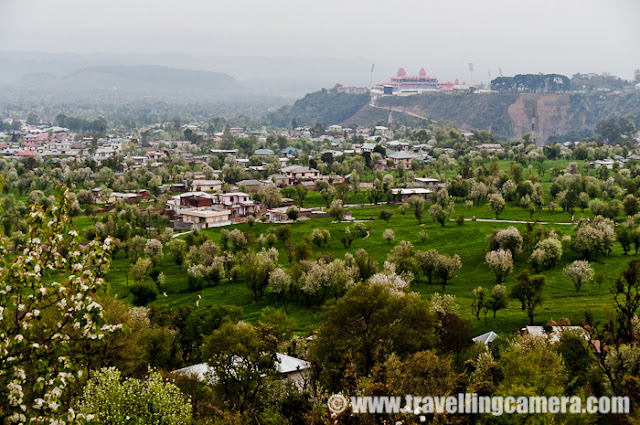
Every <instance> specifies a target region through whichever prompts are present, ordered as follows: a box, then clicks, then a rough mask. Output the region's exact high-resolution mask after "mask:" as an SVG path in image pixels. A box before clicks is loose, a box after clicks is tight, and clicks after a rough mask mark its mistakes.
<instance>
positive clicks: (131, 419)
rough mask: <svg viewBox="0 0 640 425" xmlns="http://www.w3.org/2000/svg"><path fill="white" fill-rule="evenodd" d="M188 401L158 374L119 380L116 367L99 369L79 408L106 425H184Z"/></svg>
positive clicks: (118, 372) (189, 408) (90, 381)
mask: <svg viewBox="0 0 640 425" xmlns="http://www.w3.org/2000/svg"><path fill="white" fill-rule="evenodd" d="M191 410H192V408H191V403H190V402H189V399H186V398H185V397H184V396H183V395H182V393H181V392H180V389H179V388H178V387H177V386H176V385H175V384H173V383H171V382H167V381H165V380H164V379H163V378H162V376H161V375H160V373H158V372H154V371H149V376H148V377H147V379H145V380H138V379H136V378H128V379H126V380H124V381H122V377H121V374H120V371H119V370H117V369H116V368H113V367H112V368H104V369H101V370H99V371H98V372H97V373H96V374H95V375H94V376H92V377H91V379H90V380H89V381H88V382H87V384H86V385H85V387H84V391H83V394H82V398H81V399H80V403H79V404H78V411H79V412H82V413H84V414H85V415H86V416H88V417H90V416H93V417H95V419H97V420H98V422H99V423H105V424H132V423H135V424H153V425H187V424H190V423H191Z"/></svg>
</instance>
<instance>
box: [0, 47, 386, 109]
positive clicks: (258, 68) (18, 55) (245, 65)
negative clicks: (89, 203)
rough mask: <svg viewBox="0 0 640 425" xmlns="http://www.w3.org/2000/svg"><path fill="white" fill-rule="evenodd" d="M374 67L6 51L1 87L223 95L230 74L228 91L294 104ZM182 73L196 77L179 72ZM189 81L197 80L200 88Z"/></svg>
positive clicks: (322, 60) (309, 60) (332, 61)
mask: <svg viewBox="0 0 640 425" xmlns="http://www.w3.org/2000/svg"><path fill="white" fill-rule="evenodd" d="M154 67H158V68H159V69H154ZM370 67H371V61H370V60H367V59H363V58H352V59H341V58H330V57H269V56H264V57H258V56H252V57H247V56H202V57H194V56H190V55H185V54H181V53H166V54H136V55H134V54H111V53H108V54H105V53H100V54H98V53H96V54H75V53H47V52H6V51H5V52H2V51H0V70H1V71H0V95H2V93H1V91H2V90H1V89H5V90H6V89H10V90H12V89H13V94H16V93H18V94H20V91H21V90H24V89H31V88H33V89H34V90H35V89H43V90H45V89H46V90H50V89H53V88H57V87H69V88H74V87H73V83H75V82H77V83H79V84H81V85H86V86H87V87H88V88H90V89H93V88H96V89H99V91H100V92H101V93H102V92H104V90H109V89H113V86H114V85H115V86H116V87H117V88H118V90H119V91H120V93H123V91H126V90H127V89H128V88H132V89H134V90H137V85H138V84H143V85H144V86H145V90H146V91H147V94H148V95H150V96H154V95H155V94H156V91H159V93H158V94H159V95H161V96H165V95H167V94H171V93H172V92H173V91H174V90H173V89H178V91H180V90H185V89H186V90H188V89H189V87H191V86H193V85H195V84H197V83H206V84H209V83H210V84H212V85H211V87H214V88H215V89H214V92H216V94H219V93H217V91H218V90H219V89H222V88H224V87H221V86H220V85H219V84H218V83H219V82H223V81H224V78H223V77H222V75H223V74H226V76H227V77H231V78H233V79H234V80H235V84H233V85H232V87H226V89H227V91H229V92H233V93H234V94H238V95H240V96H260V97H273V98H275V99H280V100H279V101H277V102H276V104H282V99H290V101H291V102H293V101H294V100H295V99H298V98H300V97H303V96H304V95H305V94H306V93H309V92H313V91H316V90H319V89H320V88H322V87H332V86H333V85H335V84H336V83H338V82H340V83H343V84H356V85H357V84H359V83H360V84H363V83H362V82H363V81H368V79H369V77H370V72H369V71H370ZM118 68H123V69H118ZM161 68H165V69H164V70H163V69H161ZM182 70H184V71H191V72H193V73H190V72H186V73H184V74H182V75H180V74H178V71H182ZM194 70H197V71H194ZM147 71H148V72H151V73H152V75H150V78H149V79H146V78H144V77H145V75H144V72H147ZM199 71H202V72H211V73H213V74H216V76H213V75H211V76H210V79H209V77H205V74H196V73H197V72H199ZM384 72H386V71H384ZM99 74H101V75H99ZM141 77H142V78H141ZM182 77H183V78H182ZM218 77H219V78H218ZM189 79H193V81H194V84H191V83H190V82H189V81H188V80H189ZM63 80H67V81H63ZM181 80H182V81H181ZM185 80H186V81H185ZM214 80H216V81H214ZM155 81H158V82H162V83H164V82H168V83H169V85H168V86H167V87H164V88H163V87H155V86H153V84H152V83H153V82H155ZM147 83H149V84H147ZM227 83H228V84H231V81H228V80H227ZM94 86H95V87H94ZM148 89H151V91H149V90H148ZM204 90H205V93H196V95H200V97H207V96H208V95H209V94H210V91H209V86H208V85H206V86H204ZM36 94H43V93H42V92H41V93H36ZM44 94H45V95H46V94H47V93H44ZM204 95H206V96H204ZM172 100H173V99H172Z"/></svg>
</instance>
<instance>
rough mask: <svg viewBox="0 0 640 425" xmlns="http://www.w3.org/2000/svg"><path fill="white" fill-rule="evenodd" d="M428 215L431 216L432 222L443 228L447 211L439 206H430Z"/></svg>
mask: <svg viewBox="0 0 640 425" xmlns="http://www.w3.org/2000/svg"><path fill="white" fill-rule="evenodd" d="M429 215H430V216H431V218H432V219H433V221H435V222H437V223H440V225H441V226H442V227H444V225H445V223H446V222H447V218H448V217H449V215H448V214H447V211H446V210H445V209H444V208H442V207H441V206H440V204H433V205H431V207H430V208H429Z"/></svg>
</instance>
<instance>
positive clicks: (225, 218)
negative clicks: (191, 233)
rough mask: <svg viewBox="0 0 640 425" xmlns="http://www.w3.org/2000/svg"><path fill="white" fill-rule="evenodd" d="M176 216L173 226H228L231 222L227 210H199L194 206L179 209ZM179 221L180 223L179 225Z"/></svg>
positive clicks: (203, 227) (229, 212) (202, 227)
mask: <svg viewBox="0 0 640 425" xmlns="http://www.w3.org/2000/svg"><path fill="white" fill-rule="evenodd" d="M179 214H180V215H179V216H176V221H175V223H174V224H175V226H174V227H175V228H192V229H193V228H198V229H207V228H209V227H220V226H228V225H230V224H231V218H230V217H231V211H229V210H201V209H196V208H193V209H191V208H189V209H181V210H179ZM179 223H182V225H180V224H179Z"/></svg>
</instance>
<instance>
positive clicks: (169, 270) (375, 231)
mask: <svg viewBox="0 0 640 425" xmlns="http://www.w3.org/2000/svg"><path fill="white" fill-rule="evenodd" d="M380 209H381V207H369V208H362V209H358V210H356V211H354V215H355V216H356V218H363V219H366V218H368V217H369V215H373V216H374V217H375V216H377V212H378V211H379V210H380ZM508 225H509V224H507V223H499V222H497V223H495V224H494V223H481V222H466V223H465V224H464V225H463V226H457V225H456V224H454V223H449V224H447V226H446V227H445V228H441V227H440V226H439V225H438V224H434V223H427V224H423V225H422V226H419V225H418V223H417V220H416V219H415V218H414V217H409V216H407V218H403V217H402V216H401V215H399V214H396V215H395V216H394V217H393V218H392V219H391V221H390V223H389V224H387V223H386V222H383V221H380V220H375V221H374V222H371V223H369V228H370V236H369V237H368V238H366V239H358V240H356V241H354V243H353V245H352V246H351V248H350V249H349V252H352V253H353V252H355V251H356V250H357V249H359V248H365V249H366V250H367V251H368V252H369V253H370V254H371V255H373V256H374V257H375V258H376V259H377V260H378V261H379V262H380V263H382V262H383V261H384V259H385V258H386V255H387V253H388V252H389V251H390V250H391V249H392V247H393V244H387V243H385V242H384V241H383V240H382V232H383V231H384V230H385V229H387V228H392V229H393V230H394V231H395V232H396V235H397V238H396V242H397V241H399V240H403V239H404V240H409V241H412V242H413V243H414V245H415V246H416V249H419V250H426V249H431V248H435V249H437V250H438V251H440V252H441V253H446V254H454V253H458V254H460V256H461V257H462V264H463V268H462V269H461V270H460V272H459V273H458V275H457V277H456V278H454V279H452V280H451V281H450V284H448V285H447V288H446V291H445V292H446V293H450V294H453V295H456V297H457V299H458V302H459V304H460V305H461V307H462V312H463V315H464V316H465V317H468V318H471V312H470V304H471V290H472V289H473V288H474V287H476V286H478V285H481V286H485V287H492V286H493V285H494V284H495V276H494V275H493V273H492V272H491V270H490V269H489V268H488V266H487V265H486V264H485V262H484V252H483V250H484V248H485V237H486V235H487V234H488V233H490V232H491V230H492V229H493V228H494V226H495V227H500V228H504V227H507V226H508ZM268 226H269V225H267V224H260V223H257V224H255V225H254V227H252V228H250V227H249V226H248V225H246V224H242V225H239V228H240V229H242V230H245V231H247V232H249V234H251V235H252V236H253V237H254V238H257V236H258V235H259V234H260V233H263V232H266V231H267V228H268ZM517 226H518V227H522V226H523V225H517ZM315 227H319V228H327V229H329V230H330V231H331V234H332V239H331V242H330V243H329V244H328V245H327V246H325V247H322V248H320V249H318V250H317V252H331V253H332V254H333V255H334V256H336V257H339V258H342V257H343V256H344V253H345V252H346V250H345V249H344V247H343V246H342V244H341V243H340V242H339V240H340V237H341V235H342V233H343V232H344V229H345V228H346V227H347V224H344V223H340V224H338V223H332V222H331V221H330V219H313V220H308V221H305V222H300V223H297V224H295V225H293V228H294V236H293V238H294V239H295V240H296V241H299V240H301V239H302V238H304V237H305V236H306V235H309V234H310V233H311V231H312V229H313V228H315ZM557 227H558V231H560V232H564V233H567V232H569V227H567V226H557ZM420 229H424V230H426V231H427V232H428V233H429V238H428V240H427V241H425V242H424V243H423V244H421V243H419V242H418V241H417V238H416V234H417V232H418V231H419V230H420ZM207 233H208V234H209V236H210V238H211V239H213V240H218V239H219V236H218V234H219V230H218V229H209V230H207ZM254 240H255V239H254ZM276 247H277V248H278V249H280V251H281V252H280V263H281V264H282V265H283V266H284V267H288V261H287V257H286V254H285V253H284V250H282V246H281V245H280V244H278V245H277V246H276ZM314 249H315V248H314ZM575 259H577V256H576V255H574V254H573V253H572V252H571V251H566V252H565V255H564V256H563V258H562V260H561V261H560V262H559V263H558V264H557V265H556V266H555V267H554V268H552V269H550V270H544V271H543V273H544V274H545V275H547V278H548V281H547V287H546V289H545V297H546V301H545V303H544V306H543V309H540V310H539V311H538V314H537V315H536V322H537V323H545V322H546V321H547V320H549V319H551V318H553V319H558V318H559V317H569V318H570V319H571V320H572V322H576V323H577V322H578V320H579V318H580V317H582V315H581V313H582V311H583V310H584V308H585V307H589V308H592V309H593V310H594V311H595V312H596V313H597V315H602V311H603V309H604V308H605V307H606V306H607V305H610V304H611V302H610V295H609V292H608V285H607V284H605V285H603V286H602V287H601V288H598V287H597V286H596V285H593V284H591V285H585V287H583V289H582V290H581V292H580V294H579V295H578V294H576V292H575V289H574V288H573V286H572V285H571V284H570V283H569V282H567V281H566V280H565V279H564V278H563V277H562V268H563V267H565V266H566V265H567V264H569V263H570V262H571V261H573V260H575ZM628 260H629V257H624V256H623V255H621V252H620V249H619V248H616V250H615V251H614V254H613V255H612V256H611V257H606V258H598V259H597V260H596V261H595V262H594V263H593V264H594V267H595V268H596V270H597V271H603V272H604V273H606V275H607V278H608V280H607V282H608V283H611V282H613V280H614V279H615V278H616V277H617V276H619V274H620V272H621V271H622V270H623V268H624V266H625V264H626V262H627V261H628ZM527 266H528V264H527V262H526V257H524V256H520V257H518V258H517V261H516V267H515V270H514V274H515V273H517V272H519V271H520V270H522V269H524V268H527ZM128 267H129V266H128V261H127V260H126V259H125V258H124V257H123V256H122V255H118V256H117V257H116V258H115V259H114V262H113V265H112V268H111V270H110V272H109V274H108V275H107V279H108V281H109V282H110V283H111V284H112V286H113V287H114V289H115V291H116V292H117V293H118V294H119V295H121V296H127V295H128V290H127V287H126V278H125V273H126V271H127V270H128ZM161 269H162V271H163V272H164V273H165V275H166V276H167V283H166V285H165V288H163V289H164V290H165V291H166V292H167V294H168V297H167V298H165V297H163V296H160V298H159V299H158V300H157V301H155V302H154V303H155V304H168V305H170V306H172V307H180V306H184V305H195V302H196V300H197V296H198V292H195V293H189V292H188V291H187V284H186V274H185V272H184V270H179V269H178V268H177V266H175V265H174V264H172V262H171V260H170V259H169V258H168V257H165V259H164V260H163V262H162V264H161ZM513 283H514V278H513V275H512V276H511V277H510V278H509V280H508V282H507V286H508V287H510V286H511V285H513ZM413 289H414V290H416V291H418V292H420V293H421V294H422V295H423V296H425V297H427V296H430V295H431V294H433V293H434V292H442V289H441V287H439V286H436V285H428V284H427V283H426V282H425V281H424V279H423V280H422V281H420V282H417V283H414V285H413ZM201 294H202V297H203V298H202V300H201V305H214V304H235V305H239V306H241V307H242V308H243V309H244V310H245V313H246V315H247V319H248V320H249V321H253V320H255V319H256V318H257V317H258V316H259V313H260V310H261V309H262V308H264V307H265V306H269V305H274V303H275V297H274V296H272V295H270V294H269V295H267V297H266V299H264V300H262V301H260V302H259V303H256V304H254V303H253V302H252V297H251V293H250V291H249V290H248V289H246V288H245V287H244V285H243V283H242V282H237V283H232V282H229V283H223V284H221V285H219V286H216V287H210V288H207V289H204V290H203V291H202V292H201ZM316 310H317V309H315V308H312V309H308V308H307V307H306V306H305V305H304V303H303V302H299V303H296V302H293V303H292V304H291V305H290V306H289V308H288V312H289V314H291V315H292V316H293V317H294V318H295V319H296V320H297V321H298V325H299V329H300V330H304V329H305V328H307V327H308V326H309V325H313V324H314V323H316V320H317V317H316V315H315V313H316ZM526 321H527V319H526V315H525V314H524V313H523V312H521V311H520V308H519V305H518V303H517V302H515V301H512V302H510V304H509V309H508V310H507V311H506V312H504V311H503V312H499V313H498V317H497V318H496V319H492V318H489V321H488V325H487V326H485V325H484V323H483V322H478V321H476V320H475V319H474V320H473V323H474V325H475V327H476V329H475V330H476V331H477V332H478V333H479V332H482V331H484V330H485V329H492V330H499V331H514V330H516V329H518V328H519V327H522V326H523V325H525V324H526Z"/></svg>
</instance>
